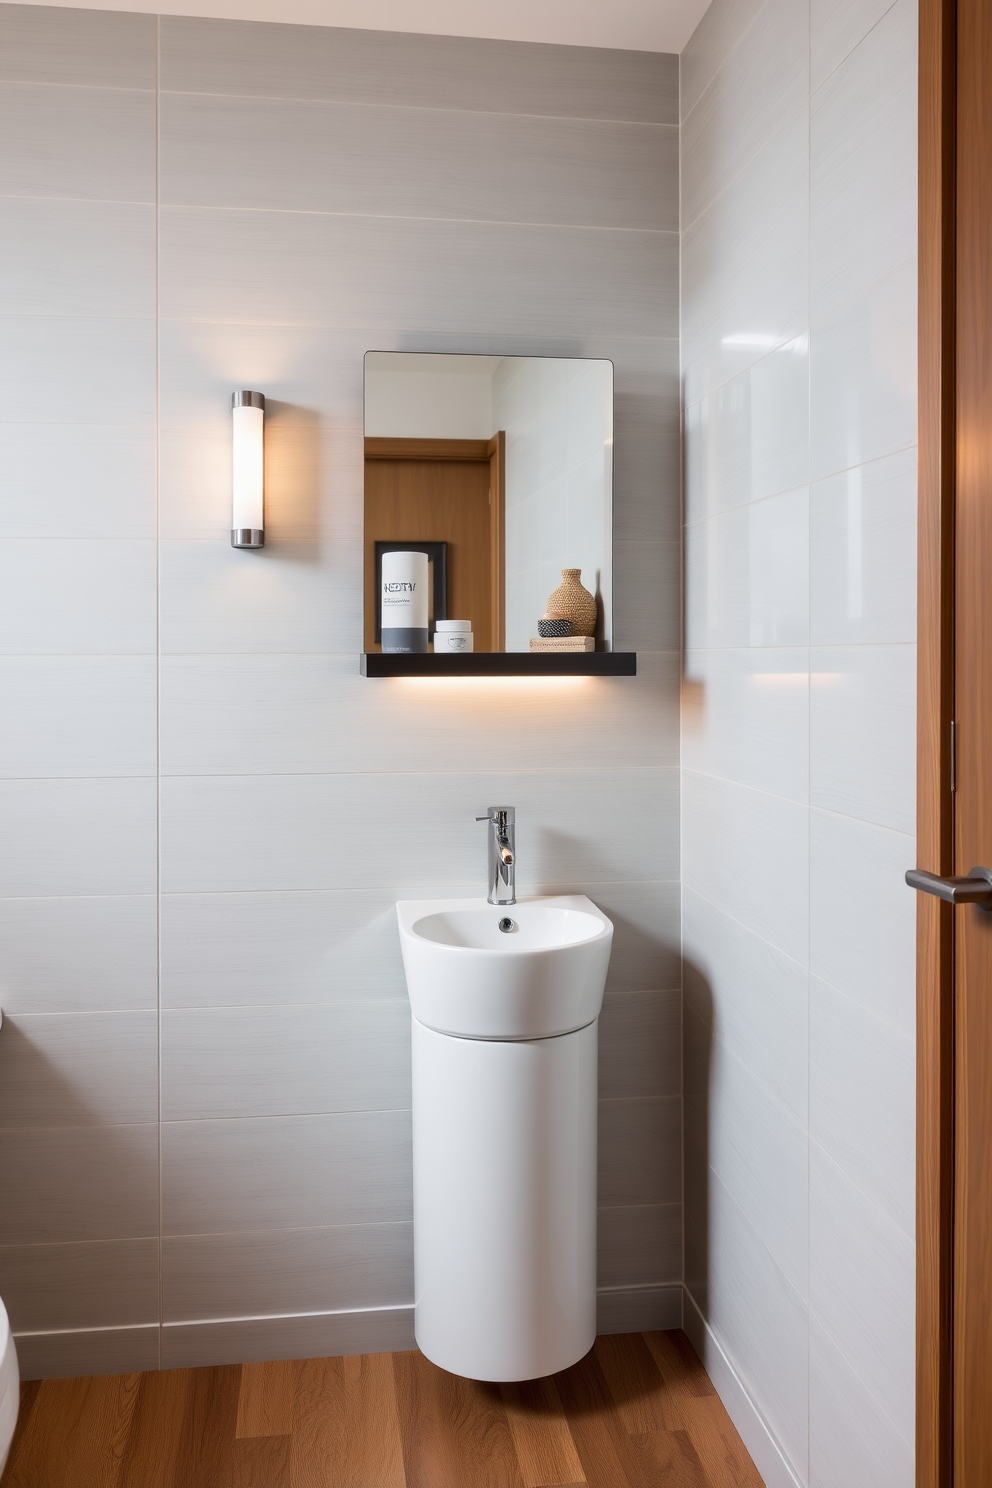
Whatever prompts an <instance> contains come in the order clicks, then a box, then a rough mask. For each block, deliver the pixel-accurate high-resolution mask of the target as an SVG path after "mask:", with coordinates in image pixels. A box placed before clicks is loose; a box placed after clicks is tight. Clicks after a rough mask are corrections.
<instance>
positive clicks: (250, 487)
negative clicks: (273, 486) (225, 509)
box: [231, 393, 265, 548]
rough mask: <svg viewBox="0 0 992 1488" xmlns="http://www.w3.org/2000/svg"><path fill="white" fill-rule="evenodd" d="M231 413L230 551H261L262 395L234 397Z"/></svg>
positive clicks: (263, 411)
mask: <svg viewBox="0 0 992 1488" xmlns="http://www.w3.org/2000/svg"><path fill="white" fill-rule="evenodd" d="M231 409H232V419H233V423H234V428H233V439H234V461H233V474H234V481H233V502H232V511H231V547H232V548H261V547H263V546H264V544H265V517H264V475H263V446H264V427H265V398H264V396H263V394H262V393H235V394H234V395H233V397H232V398H231Z"/></svg>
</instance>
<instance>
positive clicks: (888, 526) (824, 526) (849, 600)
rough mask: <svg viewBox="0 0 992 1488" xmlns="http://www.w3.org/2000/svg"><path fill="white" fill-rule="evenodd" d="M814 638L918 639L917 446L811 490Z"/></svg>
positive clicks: (833, 641) (829, 641)
mask: <svg viewBox="0 0 992 1488" xmlns="http://www.w3.org/2000/svg"><path fill="white" fill-rule="evenodd" d="M809 526H810V533H809V537H810V640H811V641H812V642H813V644H814V645H820V646H824V645H827V646H829V645H838V644H843V643H851V642H853V643H857V644H862V645H864V644H868V645H870V644H876V645H877V644H880V643H892V642H900V641H901V642H904V643H909V644H914V643H915V641H916V451H915V449H908V450H902V451H900V452H899V453H898V454H895V455H889V456H888V457H887V458H885V459H881V460H873V461H871V462H870V463H869V464H868V465H855V466H852V467H851V469H849V470H845V471H843V472H842V473H841V474H839V475H834V476H831V477H830V478H829V479H828V480H824V481H818V482H817V484H816V485H815V486H813V488H812V489H811V491H810V513H809Z"/></svg>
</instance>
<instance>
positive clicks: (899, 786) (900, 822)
mask: <svg viewBox="0 0 992 1488" xmlns="http://www.w3.org/2000/svg"><path fill="white" fill-rule="evenodd" d="M810 672H811V687H810V782H809V785H810V801H811V804H812V805H814V806H820V807H822V808H823V809H825V810H827V811H838V812H840V813H842V814H843V815H845V816H856V817H858V818H860V819H861V820H862V821H869V822H874V823H875V825H876V826H880V827H889V828H891V829H892V830H893V831H896V832H908V833H912V832H913V831H914V830H915V823H916V647H915V646H912V645H909V646H844V647H837V648H831V649H828V648H827V647H819V646H818V647H815V648H811V651H810Z"/></svg>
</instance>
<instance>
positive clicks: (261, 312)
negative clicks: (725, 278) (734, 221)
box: [0, 5, 682, 1374]
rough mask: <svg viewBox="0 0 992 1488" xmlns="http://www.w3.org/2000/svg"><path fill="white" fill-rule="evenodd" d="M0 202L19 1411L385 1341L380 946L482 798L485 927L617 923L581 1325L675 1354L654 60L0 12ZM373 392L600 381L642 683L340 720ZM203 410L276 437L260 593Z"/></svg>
mask: <svg viewBox="0 0 992 1488" xmlns="http://www.w3.org/2000/svg"><path fill="white" fill-rule="evenodd" d="M0 194H2V196H3V201H2V211H0V244H2V254H3V260H4V264H5V272H4V275H3V276H2V285H0V345H2V347H3V354H2V357H0V410H2V413H3V420H4V422H3V423H2V425H0V686H2V693H3V697H4V707H3V710H2V714H0V776H2V779H0V895H2V896H3V897H2V899H0V1004H2V1006H3V1008H4V1015H5V1017H4V1028H3V1031H2V1033H0V1127H2V1132H0V1193H2V1194H3V1204H2V1206H0V1295H3V1297H4V1299H5V1301H6V1303H7V1306H8V1308H9V1310H10V1312H11V1317H12V1320H13V1323H14V1327H15V1330H16V1331H18V1333H19V1334H20V1335H21V1338H20V1344H19V1347H20V1350H21V1357H22V1362H23V1364H24V1366H25V1372H26V1373H29V1374H30V1373H58V1372H86V1371H87V1370H90V1369H92V1370H102V1369H111V1368H123V1367H148V1366H149V1365H150V1364H151V1365H154V1364H155V1363H156V1362H158V1361H159V1360H161V1361H163V1362H165V1363H167V1364H169V1363H182V1362H186V1361H190V1362H209V1361H211V1360H222V1359H236V1358H247V1357H252V1358H258V1357H262V1356H264V1355H265V1354H269V1355H270V1356H274V1355H278V1354H279V1353H282V1352H287V1353H300V1352H321V1351H326V1352H336V1351H343V1350H351V1349H355V1348H365V1347H368V1348H372V1347H389V1346H391V1345H392V1344H394V1343H398V1342H406V1341H407V1340H408V1339H409V1328H410V1323H409V1304H410V1302H411V1300H412V1274H411V1250H410V1169H409V1076H408V1068H407V1059H408V1040H409V1030H408V1014H407V1010H406V1005H405V998H404V988H403V981H402V972H401V967H400V963H399V956H398V947H397V943H396V935H395V930H394V927H393V921H392V908H391V907H392V903H393V901H394V899H395V898H396V897H398V896H404V895H406V896H413V895H416V896H428V895H431V894H434V893H442V892H454V893H466V894H468V893H474V892H479V891H480V890H481V888H482V882H483V873H482V870H483V863H484V845H483V839H482V837H481V835H480V830H481V829H479V828H478V827H477V826H476V824H475V822H474V820H473V818H474V816H475V815H476V814H477V813H478V811H479V810H480V809H483V808H484V807H485V806H486V805H487V804H488V803H489V802H490V801H491V800H495V799H497V798H499V799H502V798H506V799H509V800H511V801H514V802H515V803H516V805H517V808H518V813H519V819H520V840H519V845H520V856H521V864H522V876H523V880H524V885H523V886H524V889H525V891H534V890H537V889H544V888H548V889H552V888H565V887H572V886H574V887H581V888H583V889H585V890H586V891H587V892H589V893H590V894H591V895H592V897H593V898H595V899H596V900H597V902H599V903H600V904H601V905H602V906H603V907H604V908H605V909H606V910H607V911H608V912H609V913H611V915H613V917H614V919H615V922H616V925H617V938H616V951H615V956H614V962H613V967H612V972H611V983H610V987H609V990H608V996H607V1005H606V1008H605V1011H604V1016H603V1025H602V1091H601V1093H602V1123H601V1131H602V1140H601V1203H602V1205H603V1208H602V1210H601V1223H600V1283H601V1287H602V1288H603V1289H604V1291H603V1317H604V1321H605V1323H606V1325H608V1326H637V1324H638V1322H642V1323H647V1322H650V1321H652V1320H654V1319H657V1318H658V1317H660V1316H663V1315H665V1316H667V1315H668V1314H666V1313H665V1309H666V1308H669V1309H670V1308H671V1305H672V1299H673V1296H677V1292H673V1287H675V1288H677V1286H678V1284H679V1283H680V1281H681V1276H682V1261H681V1166H680V1073H679V1060H678V1047H679V1023H680V1011H679V997H678V992H677V989H678V986H679V961H678V937H679V929H678V917H679V892H678V879H679V854H678V814H679V802H678V780H677V770H678V678H679V657H678V648H679V643H680V616H681V607H680V598H679V520H680V518H679V419H678V401H679V393H678V339H677V337H678V231H677V230H678V66H677V59H676V58H674V57H668V56H659V55H646V54H637V53H625V52H618V51H610V52H607V51H603V52H598V51H591V50H583V49H570V48H557V47H538V46H525V45H511V44H505V43H497V42H492V43H489V42H477V41H463V40H454V39H448V38H430V37H422V36H418V37H402V36H396V35H390V34H386V33H364V32H354V31H352V32H349V31H334V30H324V29H313V28H303V27H298V26H284V27H283V26H263V25H253V24H242V23H227V22H219V21H196V20H184V19H177V18H172V17H166V18H162V19H161V20H157V19H156V18H154V17H148V16H136V15H127V14H120V13H100V12H87V11H80V10H58V9H54V8H52V9H48V8H42V7H35V6H25V7H20V6H16V5H0ZM370 348H377V349H387V350H389V349H396V350H403V349H416V350H421V351H424V350H444V351H473V350H484V351H488V352H492V351H502V352H513V353H529V352H535V353H553V354H555V355H557V356H570V355H574V356H583V355H588V356H595V357H609V358H611V359H612V360H613V361H614V363H615V366H616V466H617V489H616V533H617V549H616V575H617V592H618V600H617V615H616V633H617V644H618V645H619V646H621V647H623V648H636V649H637V650H638V651H639V653H640V658H639V675H638V677H637V679H636V680H616V681H606V680H603V681H590V682H588V683H587V684H579V685H577V686H576V685H574V684H569V685H557V684H553V685H551V686H541V687H531V686H524V685H517V684H511V685H505V686H502V687H497V688H488V689H481V690H480V689H479V688H478V687H473V688H461V689H458V688H455V689H452V688H431V687H430V686H423V687H417V686H414V685H407V684H404V683H392V682H372V681H366V680H365V679H363V678H361V677H360V676H359V675H358V664H357V656H358V652H359V650H360V648H361V635H362V615H361V529H362V356H363V354H364V352H365V351H366V350H368V349H370ZM244 386H252V387H258V388H260V389H261V390H262V391H264V392H265V394H266V396H267V398H268V399H269V409H270V417H269V421H268V446H267V449H268V454H267V459H268V470H267V492H268V508H267V521H266V527H267V541H266V547H265V549H264V551H263V552H262V553H258V554H252V553H243V552H234V551H233V550H232V549H231V547H230V545H229V538H228V529H229V522H230V516H229V460H230V453H229V430H230V414H229V408H230V394H231V391H232V389H233V388H236V387H244ZM159 1122H161V1125H160V1124H159ZM307 1314H313V1315H314V1316H305V1315H307ZM163 1324H165V1325H167V1326H165V1327H164V1328H163ZM88 1330H94V1331H88ZM95 1330H101V1331H95Z"/></svg>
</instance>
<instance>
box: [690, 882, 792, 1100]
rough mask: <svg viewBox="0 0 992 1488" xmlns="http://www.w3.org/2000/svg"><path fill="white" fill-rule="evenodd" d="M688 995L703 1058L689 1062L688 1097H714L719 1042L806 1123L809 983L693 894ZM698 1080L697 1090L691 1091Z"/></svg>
mask: <svg viewBox="0 0 992 1488" xmlns="http://www.w3.org/2000/svg"><path fill="white" fill-rule="evenodd" d="M682 905H683V909H682V913H683V950H684V954H685V972H684V995H685V1004H686V1012H687V1014H688V1013H690V1012H691V1013H692V1015H693V1016H694V1018H695V1019H696V1020H697V1027H696V1029H695V1030H694V1033H695V1036H696V1047H697V1048H698V1050H699V1054H700V1057H697V1058H696V1059H695V1060H694V1061H693V1064H692V1065H690V1064H689V1062H688V1061H687V1067H686V1092H687V1094H691V1095H694V1096H695V1097H697V1098H700V1097H703V1098H705V1097H706V1096H707V1095H708V1092H709V1082H710V1065H711V1062H712V1058H713V1052H712V1046H713V1042H714V1040H719V1041H720V1043H721V1044H722V1045H723V1047H724V1049H726V1050H729V1051H731V1052H732V1053H733V1055H734V1057H735V1058H736V1059H738V1060H740V1062H741V1063H742V1064H743V1065H745V1066H746V1068H747V1069H749V1070H750V1071H751V1072H752V1074H753V1075H754V1076H755V1077H756V1079H757V1080H759V1081H760V1082H761V1083H762V1084H763V1085H765V1086H766V1087H767V1088H768V1090H770V1091H771V1092H772V1094H773V1095H774V1096H775V1097H776V1099H777V1100H779V1101H780V1102H781V1103H782V1105H783V1106H784V1107H785V1108H786V1110H787V1111H789V1112H790V1114H791V1115H792V1117H793V1118H794V1120H796V1121H798V1122H800V1123H805V1121H806V1116H807V1110H808V1101H809V1081H808V1077H807V1067H808V1058H809V1045H808V1039H809V1012H808V1008H809V978H808V975H807V973H806V971H805V970H804V969H803V968H802V967H801V966H800V965H799V964H798V963H797V962H795V961H793V960H791V959H790V958H789V957H788V956H785V955H783V954H782V952H781V951H778V950H776V949H775V947H774V946H771V945H769V944H768V942H767V941H765V940H761V939H760V938H759V937H758V936H756V935H753V934H751V932H750V931H748V930H746V929H745V928H744V926H743V925H741V924H739V923H738V922H737V921H736V920H733V919H731V918H730V916H729V915H726V914H724V913H723V912H722V910H720V909H718V908H717V906H716V905H714V904H711V903H710V902H709V900H707V899H704V898H702V897H701V896H700V895H699V894H696V893H694V892H693V891H692V890H691V889H686V890H685V892H684V894H683V899H682ZM690 1074H691V1075H692V1077H693V1078H692V1082H691V1083H690Z"/></svg>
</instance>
